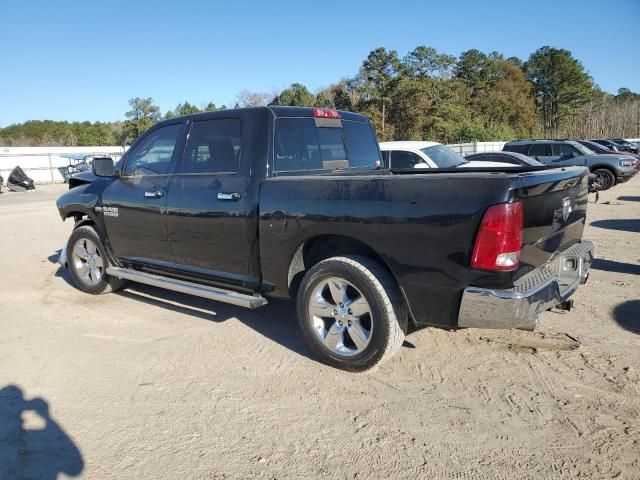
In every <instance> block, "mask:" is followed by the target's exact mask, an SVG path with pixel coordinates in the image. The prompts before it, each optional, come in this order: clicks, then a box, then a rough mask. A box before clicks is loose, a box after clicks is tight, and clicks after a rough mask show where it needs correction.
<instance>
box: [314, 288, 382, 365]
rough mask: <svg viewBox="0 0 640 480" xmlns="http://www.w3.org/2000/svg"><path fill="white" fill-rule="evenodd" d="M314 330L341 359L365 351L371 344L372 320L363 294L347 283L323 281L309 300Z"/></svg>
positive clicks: (324, 343) (326, 346)
mask: <svg viewBox="0 0 640 480" xmlns="http://www.w3.org/2000/svg"><path fill="white" fill-rule="evenodd" d="M309 316H310V317H311V319H312V321H313V330H314V331H315V333H316V335H317V336H318V339H319V340H320V341H321V342H322V344H323V345H324V347H325V348H327V349H328V350H330V351H332V352H333V353H336V354H338V355H341V356H353V355H357V354H359V353H361V352H362V351H364V349H365V348H367V346H368V345H369V342H370V341H371V334H372V333H373V318H372V315H371V307H370V306H369V302H367V300H366V299H365V298H364V295H362V293H361V292H360V291H359V290H358V289H357V288H356V287H355V286H354V285H352V284H351V283H349V282H348V281H347V280H345V279H343V278H339V277H330V278H327V279H324V280H322V281H321V282H320V283H319V284H318V285H317V286H316V287H315V289H314V290H313V292H312V294H311V297H310V300H309Z"/></svg>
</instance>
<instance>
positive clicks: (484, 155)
mask: <svg viewBox="0 0 640 480" xmlns="http://www.w3.org/2000/svg"><path fill="white" fill-rule="evenodd" d="M464 159H465V160H467V161H469V162H502V163H510V164H512V165H523V166H529V167H543V166H545V165H544V163H542V162H539V161H538V160H536V159H535V158H531V157H528V156H527V155H524V154H522V153H517V152H479V153H470V154H469V155H466V156H465V157H464Z"/></svg>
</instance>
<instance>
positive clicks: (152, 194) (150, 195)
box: [144, 190, 164, 198]
mask: <svg viewBox="0 0 640 480" xmlns="http://www.w3.org/2000/svg"><path fill="white" fill-rule="evenodd" d="M163 195H164V192H163V191H162V190H157V191H155V192H144V198H160V197H162V196H163Z"/></svg>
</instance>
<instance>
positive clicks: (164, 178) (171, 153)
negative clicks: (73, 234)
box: [102, 122, 184, 264]
mask: <svg viewBox="0 0 640 480" xmlns="http://www.w3.org/2000/svg"><path fill="white" fill-rule="evenodd" d="M183 131H184V125H183V123H182V122H178V123H174V124H170V125H163V126H160V127H157V128H154V129H152V130H150V131H148V132H147V133H146V134H144V136H143V137H141V138H140V139H139V140H138V141H137V142H135V143H134V145H133V146H132V147H131V149H130V150H129V151H128V152H127V153H126V155H125V158H124V159H123V160H124V161H123V170H122V172H121V175H120V177H118V178H115V179H114V180H113V181H112V182H111V184H110V185H109V186H108V187H106V188H105V190H104V192H103V194H102V207H103V212H102V214H103V216H104V224H105V228H106V230H107V234H108V237H109V242H110V243H111V247H112V248H113V252H114V254H115V255H116V257H118V258H120V259H122V260H125V261H131V262H135V263H144V264H153V263H158V262H172V261H173V256H172V254H171V250H170V248H169V243H168V240H167V217H166V213H167V212H166V210H167V209H166V204H167V188H168V184H169V178H170V176H171V173H172V172H173V169H174V165H175V163H176V160H177V158H178V157H179V152H180V151H181V145H182V144H183V138H182V136H183Z"/></svg>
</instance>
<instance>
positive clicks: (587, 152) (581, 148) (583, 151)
mask: <svg viewBox="0 0 640 480" xmlns="http://www.w3.org/2000/svg"><path fill="white" fill-rule="evenodd" d="M571 145H573V146H574V147H576V148H577V149H578V151H579V152H580V153H581V154H582V155H597V153H596V152H594V151H593V150H591V149H590V148H587V147H585V146H584V145H582V144H581V143H578V142H574V143H572V144H571Z"/></svg>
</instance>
